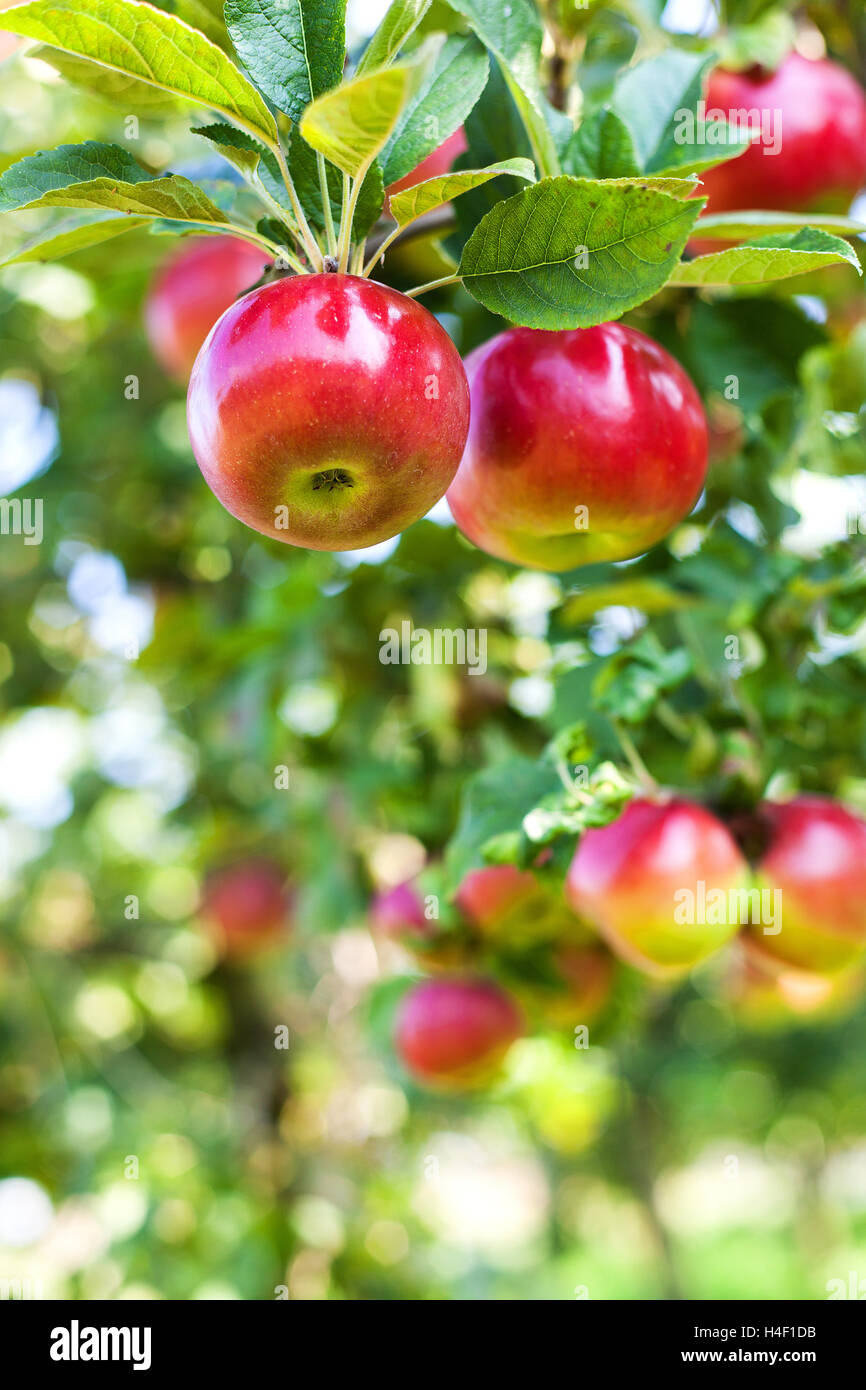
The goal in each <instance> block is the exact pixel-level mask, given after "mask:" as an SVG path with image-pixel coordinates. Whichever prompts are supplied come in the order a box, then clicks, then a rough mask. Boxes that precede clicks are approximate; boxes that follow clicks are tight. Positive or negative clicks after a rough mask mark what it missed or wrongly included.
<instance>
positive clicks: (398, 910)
mask: <svg viewBox="0 0 866 1390" xmlns="http://www.w3.org/2000/svg"><path fill="white" fill-rule="evenodd" d="M370 921H371V924H372V926H373V930H374V931H376V932H380V933H381V934H382V935H383V936H391V937H396V938H397V939H398V940H399V938H400V937H403V936H418V937H426V936H431V935H432V932H433V928H432V925H431V923H430V922H429V921H428V920H427V918H426V917H425V915H424V903H423V900H422V898H421V895H420V893H419V892H418V890H417V888H415V886H414V884H412V883H411V882H409V883H398V884H397V886H396V887H395V888H389V889H388V890H387V892H384V893H377V895H376V897H375V898H374V899H373V902H372V905H371V908H370Z"/></svg>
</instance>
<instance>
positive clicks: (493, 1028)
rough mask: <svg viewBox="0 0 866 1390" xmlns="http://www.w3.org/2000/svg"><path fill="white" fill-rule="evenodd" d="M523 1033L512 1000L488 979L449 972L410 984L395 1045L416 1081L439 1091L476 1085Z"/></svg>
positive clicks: (517, 1011)
mask: <svg viewBox="0 0 866 1390" xmlns="http://www.w3.org/2000/svg"><path fill="white" fill-rule="evenodd" d="M522 1032H523V1019H522V1016H521V1013H520V1010H519V1009H518V1007H517V1005H516V1003H515V1002H514V1000H513V999H512V998H511V997H510V995H508V994H506V993H505V991H504V990H503V989H501V988H500V987H499V985H497V984H495V983H494V982H493V981H492V980H482V979H474V978H468V977H460V976H453V977H450V978H447V979H438V980H425V981H424V982H423V983H421V984H417V985H413V987H412V988H411V989H410V990H409V992H408V994H406V995H405V996H404V998H403V1001H402V1004H401V1006H400V1011H399V1015H398V1018H397V1027H396V1032H395V1043H396V1047H397V1051H398V1053H399V1055H400V1057H401V1058H402V1060H403V1063H404V1065H405V1066H406V1067H407V1069H408V1070H409V1072H410V1073H411V1074H412V1075H413V1076H414V1077H415V1079H416V1080H418V1081H423V1082H425V1083H427V1084H428V1085H432V1086H434V1087H438V1088H441V1089H445V1090H462V1089H465V1088H469V1087H471V1086H476V1085H481V1084H483V1083H484V1082H486V1081H489V1080H490V1079H491V1077H492V1076H493V1075H494V1074H495V1072H496V1069H497V1067H498V1065H499V1063H500V1062H501V1060H502V1058H503V1056H504V1055H505V1053H506V1052H507V1050H508V1048H509V1047H510V1046H511V1044H512V1043H513V1042H514V1040H515V1039H516V1038H518V1037H520V1035H521V1034H522Z"/></svg>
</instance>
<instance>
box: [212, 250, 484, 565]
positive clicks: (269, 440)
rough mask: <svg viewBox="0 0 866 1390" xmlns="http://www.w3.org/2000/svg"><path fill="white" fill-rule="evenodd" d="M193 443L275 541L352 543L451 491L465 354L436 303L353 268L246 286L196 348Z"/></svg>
mask: <svg viewBox="0 0 866 1390" xmlns="http://www.w3.org/2000/svg"><path fill="white" fill-rule="evenodd" d="M187 418H188V422H189V435H190V440H191V442H192V447H193V452H194V453H195V456H196V458H197V459H198V463H199V466H200V468H201V470H202V473H203V474H204V476H205V479H206V480H207V482H208V484H209V485H210V487H211V488H212V490H213V491H214V492H215V493H216V495H217V497H218V498H219V500H220V501H221V502H222V504H223V506H225V507H227V508H228V510H229V511H230V512H231V513H232V515H233V516H236V517H238V518H239V520H241V521H243V522H245V523H246V524H247V526H251V527H253V529H254V530H256V531H261V532H262V533H263V534H264V535H266V536H271V537H273V538H274V539H275V540H279V541H287V542H288V543H290V544H292V545H300V546H306V547H308V548H309V549H311V550H353V549H356V548H361V547H364V546H369V545H374V544H375V543H376V542H377V541H383V540H387V539H388V538H389V537H391V536H395V535H397V533H398V532H399V531H402V530H403V529H404V528H405V527H406V526H409V525H410V524H411V523H412V522H413V521H417V520H418V518H419V517H422V516H423V515H424V514H425V512H427V511H429V509H430V508H431V507H432V506H433V504H434V503H435V502H437V501H438V500H439V498H440V497H441V496H442V494H443V493H444V491H445V489H446V488H447V486H448V484H449V482H450V481H451V478H452V477H453V475H454V471H455V469H456V467H457V464H458V462H459V460H460V454H461V452H462V449H463V445H464V443H465V440H466V432H467V428H468V424H469V391H468V388H467V384H466V376H465V373H464V371H463V363H462V362H461V360H460V355H459V353H458V352H457V349H456V348H455V347H454V344H453V343H452V341H451V339H450V338H449V337H448V334H447V333H446V332H445V330H444V328H442V327H441V325H440V324H439V323H437V321H436V319H435V318H434V317H433V315H432V314H430V313H428V311H427V310H426V309H425V308H423V306H422V305H420V304H418V303H416V302H415V300H414V299H407V298H406V296H405V295H402V294H399V293H398V292H397V291H396V290H392V289H389V288H388V287H387V286H386V285H379V284H377V283H375V282H374V281H371V280H365V279H361V278H359V277H357V276H352V275H338V274H333V275H332V274H323V275H297V276H291V277H289V278H286V279H282V280H278V281H275V282H274V283H273V284H270V285H265V286H263V287H262V288H261V289H258V290H255V291H254V292H253V293H252V294H249V295H246V296H245V298H243V299H242V300H239V301H238V302H237V303H235V304H233V305H232V306H231V308H230V309H228V310H227V311H226V312H225V314H223V316H222V318H221V319H220V320H219V322H218V323H217V324H216V325H215V326H214V328H213V329H212V331H211V333H210V335H209V337H208V339H207V341H206V342H205V344H204V347H203V348H202V350H201V352H200V353H199V355H198V358H197V360H196V364H195V367H194V369H193V373H192V379H191V381H190V387H189V397H188V408H187Z"/></svg>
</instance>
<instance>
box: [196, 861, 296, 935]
mask: <svg viewBox="0 0 866 1390" xmlns="http://www.w3.org/2000/svg"><path fill="white" fill-rule="evenodd" d="M291 906H292V897H291V893H290V891H289V889H288V887H287V885H286V876H285V874H284V873H283V871H282V869H280V868H279V867H278V865H276V864H274V863H272V862H271V861H270V860H268V859H249V860H244V861H242V862H240V863H237V864H230V865H227V866H226V867H225V868H224V869H217V870H215V871H214V872H212V873H211V874H209V875H208V878H207V880H206V882H205V886H204V892H203V894H202V907H201V913H202V917H203V918H204V920H205V922H206V923H207V925H208V927H209V928H210V930H211V932H212V934H213V936H214V938H215V940H216V942H217V944H218V946H219V947H220V949H221V950H222V951H223V952H224V953H225V954H228V955H244V954H247V953H249V952H252V951H256V950H258V949H260V948H261V947H263V946H269V945H271V944H273V943H275V942H276V941H278V940H280V939H282V938H283V937H284V936H285V934H286V933H287V932H288V929H289V916H290V911H291Z"/></svg>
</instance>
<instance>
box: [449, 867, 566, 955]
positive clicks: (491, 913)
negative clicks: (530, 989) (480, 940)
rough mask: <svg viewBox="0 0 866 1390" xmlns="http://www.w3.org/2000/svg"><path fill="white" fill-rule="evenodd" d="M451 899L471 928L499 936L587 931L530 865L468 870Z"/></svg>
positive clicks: (531, 937) (532, 937) (542, 937)
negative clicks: (541, 881) (525, 866)
mask: <svg viewBox="0 0 866 1390" xmlns="http://www.w3.org/2000/svg"><path fill="white" fill-rule="evenodd" d="M454 902H455V904H456V906H457V908H458V909H459V911H460V912H461V913H462V914H463V916H464V917H465V918H466V919H467V920H468V921H469V922H471V923H472V925H473V926H474V927H477V928H478V930H479V931H480V932H482V933H483V934H484V935H485V936H490V937H495V938H496V939H497V940H499V941H506V940H507V941H518V942H521V943H525V942H529V941H550V940H555V939H558V938H561V937H569V938H571V939H572V940H582V939H585V938H586V936H587V935H588V932H587V928H586V927H585V926H584V925H583V923H581V922H578V920H577V918H576V917H575V916H574V914H573V912H572V911H571V909H570V908H569V907H568V905H567V903H566V902H565V901H564V900H562V899H560V898H559V897H557V896H556V895H554V894H553V893H551V892H550V891H549V889H547V888H546V887H545V886H543V885H542V884H541V883H540V882H539V880H538V879H537V878H536V876H535V874H534V873H533V872H532V871H531V869H518V868H517V867H516V865H514V864H490V865H487V866H485V867H484V868H483V869H473V870H471V871H470V872H469V873H468V874H467V875H466V877H465V878H464V879H463V881H462V883H461V884H460V887H459V888H458V889H457V892H456V894H455V897H454Z"/></svg>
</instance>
